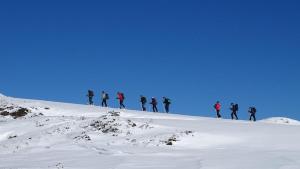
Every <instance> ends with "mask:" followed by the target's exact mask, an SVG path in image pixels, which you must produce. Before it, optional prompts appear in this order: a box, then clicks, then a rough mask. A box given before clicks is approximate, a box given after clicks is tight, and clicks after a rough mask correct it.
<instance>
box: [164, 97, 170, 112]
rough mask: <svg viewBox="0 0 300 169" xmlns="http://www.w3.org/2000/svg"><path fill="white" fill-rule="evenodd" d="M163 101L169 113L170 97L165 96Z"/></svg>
mask: <svg viewBox="0 0 300 169" xmlns="http://www.w3.org/2000/svg"><path fill="white" fill-rule="evenodd" d="M163 103H164V105H165V111H166V113H169V110H170V104H171V100H170V99H169V98H166V97H163Z"/></svg>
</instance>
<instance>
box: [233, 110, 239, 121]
mask: <svg viewBox="0 0 300 169" xmlns="http://www.w3.org/2000/svg"><path fill="white" fill-rule="evenodd" d="M234 115H235V118H236V120H238V119H239V118H238V116H237V112H235V114H234Z"/></svg>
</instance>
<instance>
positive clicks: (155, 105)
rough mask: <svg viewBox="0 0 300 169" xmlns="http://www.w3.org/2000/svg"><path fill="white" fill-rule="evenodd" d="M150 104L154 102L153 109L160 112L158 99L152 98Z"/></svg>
mask: <svg viewBox="0 0 300 169" xmlns="http://www.w3.org/2000/svg"><path fill="white" fill-rule="evenodd" d="M150 104H152V110H153V112H158V109H157V101H156V99H155V98H154V97H152V98H151V102H150Z"/></svg>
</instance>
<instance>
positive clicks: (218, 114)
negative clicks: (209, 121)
mask: <svg viewBox="0 0 300 169" xmlns="http://www.w3.org/2000/svg"><path fill="white" fill-rule="evenodd" d="M217 116H218V118H221V117H222V116H221V114H220V110H217Z"/></svg>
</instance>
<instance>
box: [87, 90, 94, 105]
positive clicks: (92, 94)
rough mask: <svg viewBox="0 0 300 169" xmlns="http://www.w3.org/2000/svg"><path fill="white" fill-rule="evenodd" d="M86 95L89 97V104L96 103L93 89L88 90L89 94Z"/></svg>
mask: <svg viewBox="0 0 300 169" xmlns="http://www.w3.org/2000/svg"><path fill="white" fill-rule="evenodd" d="M86 96H87V97H88V98H89V104H90V105H92V104H94V102H93V97H94V92H93V91H92V90H88V94H87V95H86Z"/></svg>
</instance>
